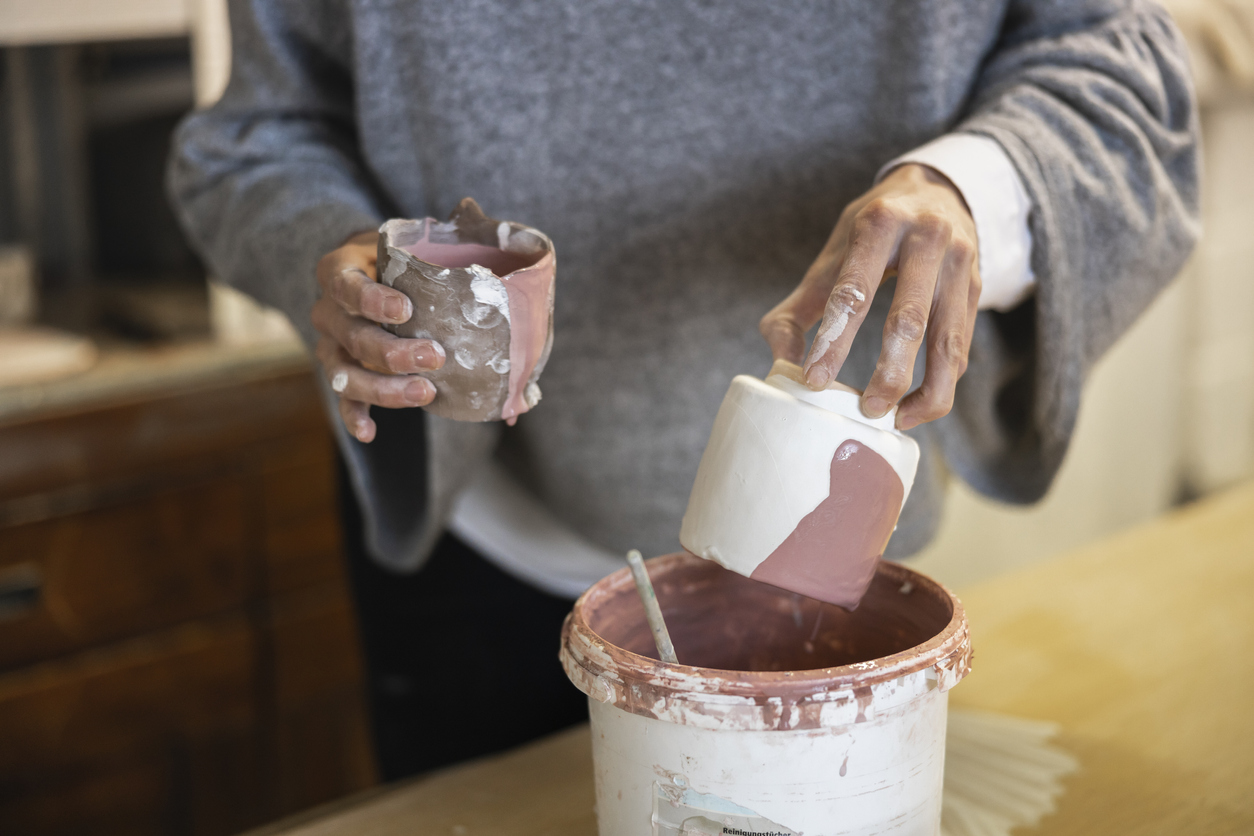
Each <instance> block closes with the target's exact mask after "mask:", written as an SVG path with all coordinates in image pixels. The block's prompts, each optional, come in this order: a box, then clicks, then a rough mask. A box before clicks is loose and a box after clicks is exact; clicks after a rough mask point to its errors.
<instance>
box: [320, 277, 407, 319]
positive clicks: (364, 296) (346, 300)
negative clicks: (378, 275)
mask: <svg viewBox="0 0 1254 836" xmlns="http://www.w3.org/2000/svg"><path fill="white" fill-rule="evenodd" d="M327 293H328V295H329V296H330V297H331V298H332V299H333V300H335V301H336V302H338V303H339V305H340V307H341V308H343V309H344V310H345V311H346V312H348V313H349V314H351V315H353V316H361V317H365V318H366V319H369V320H371V321H372V322H378V323H380V324H384V325H400V324H403V323H405V322H408V321H409V318H410V317H412V316H413V315H414V306H413V303H412V302H410V301H409V297H408V296H406V295H405V294H404V293H401V292H400V291H399V290H396V289H395V288H391V287H388V286H387V285H383V284H379V283H378V282H376V281H374V280H372V279H371V278H370V276H368V275H366V273H365V272H364V271H362V270H361V268H360V267H355V266H354V267H346V268H345V269H343V270H340V271H339V272H336V273H334V274H332V276H331V277H330V280H329V282H328V290H327Z"/></svg>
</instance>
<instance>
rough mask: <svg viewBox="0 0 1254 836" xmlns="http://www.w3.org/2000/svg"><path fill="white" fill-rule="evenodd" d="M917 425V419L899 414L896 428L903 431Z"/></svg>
mask: <svg viewBox="0 0 1254 836" xmlns="http://www.w3.org/2000/svg"><path fill="white" fill-rule="evenodd" d="M917 426H919V419H918V418H915V417H913V416H911V415H905V416H901V417H899V418H898V419H897V429H899V430H901V431H902V432H905V431H906V430H912V429H914V428H915V427H917Z"/></svg>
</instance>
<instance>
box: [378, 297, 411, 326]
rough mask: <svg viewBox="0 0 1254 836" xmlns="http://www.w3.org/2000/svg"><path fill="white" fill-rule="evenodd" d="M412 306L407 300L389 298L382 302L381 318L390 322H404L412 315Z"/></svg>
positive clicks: (403, 298)
mask: <svg viewBox="0 0 1254 836" xmlns="http://www.w3.org/2000/svg"><path fill="white" fill-rule="evenodd" d="M413 309H414V306H413V305H412V304H410V301H409V299H407V298H405V297H403V296H401V297H396V296H389V297H388V298H386V299H384V300H383V317H384V318H385V319H388V320H391V321H392V322H406V321H408V320H409V318H410V317H411V316H412V315H413Z"/></svg>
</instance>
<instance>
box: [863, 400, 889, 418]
mask: <svg viewBox="0 0 1254 836" xmlns="http://www.w3.org/2000/svg"><path fill="white" fill-rule="evenodd" d="M890 406H891V404H889V402H888V401H886V400H884V399H883V398H863V399H862V414H863V415H865V416H866V417H868V418H883V417H884V416H885V415H887V414H888V408H889V407H890Z"/></svg>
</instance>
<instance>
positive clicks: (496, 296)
mask: <svg viewBox="0 0 1254 836" xmlns="http://www.w3.org/2000/svg"><path fill="white" fill-rule="evenodd" d="M378 246H379V252H378V262H379V276H380V281H382V283H383V284H384V285H386V286H388V287H390V288H395V289H396V290H398V291H401V292H402V293H404V294H405V296H406V298H407V299H408V300H409V301H410V302H411V303H412V308H413V316H412V317H411V318H410V319H408V320H407V321H405V322H403V323H396V322H393V323H390V324H389V325H388V329H389V330H390V331H392V332H393V333H394V334H396V335H397V336H398V337H405V338H416V339H420V340H426V341H434V342H437V343H439V344H440V345H442V346H443V347H444V350H445V351H446V352H447V354H448V361H447V362H446V363H445V364H444V365H443V366H442V367H441V368H440V369H438V370H436V371H432V372H431V373H429V374H428V375H427V378H428V379H429V380H430V381H431V382H432V383H433V384H434V385H435V390H436V396H435V398H434V400H433V401H432V402H431V404H430V405H429V406H428V407H427V411H428V412H431V413H432V414H434V415H439V416H441V417H444V418H452V419H455V420H459V421H498V420H505V421H507V422H509V423H510V424H513V423H514V421H516V420H517V418H518V416H519V415H521V414H522V413H524V412H526V411H528V410H529V409H531V408H532V407H534V406H535V405H536V403H537V402H539V400H540V387H539V385H538V383H537V381H538V379H539V377H540V373H541V371H543V369H544V365H545V363H546V362H547V361H548V357H549V352H550V350H551V349H552V347H553V300H554V289H555V275H556V263H557V262H556V256H555V254H554V251H553V242H552V241H550V240H549V238H548V236H546V235H545V234H544V233H542V232H540V231H539V230H537V229H532V228H530V227H526V226H522V225H520V224H516V223H510V222H508V221H498V220H496V219H494V218H489V217H487V216H486V215H484V213H483V210H482V209H480V208H479V205H478V204H477V203H475V201H474V200H472V199H470V198H466V199H465V200H463V201H462V202H461V203H460V204H459V205H458V206H457V208H456V209H455V210H454V211H453V214H452V215H451V216H450V217H449V220H448V221H447V222H444V223H441V222H440V221H437V220H435V219H434V218H424V219H422V220H399V219H398V220H390V221H388V222H387V223H385V224H384V225H383V227H382V228H381V229H380V238H379V244H378Z"/></svg>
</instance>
